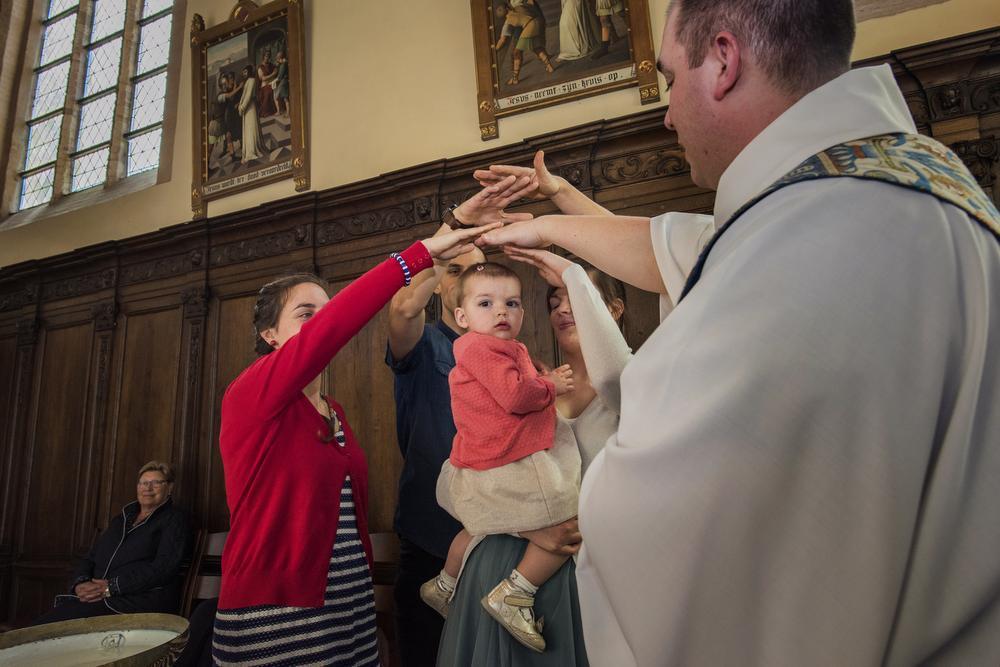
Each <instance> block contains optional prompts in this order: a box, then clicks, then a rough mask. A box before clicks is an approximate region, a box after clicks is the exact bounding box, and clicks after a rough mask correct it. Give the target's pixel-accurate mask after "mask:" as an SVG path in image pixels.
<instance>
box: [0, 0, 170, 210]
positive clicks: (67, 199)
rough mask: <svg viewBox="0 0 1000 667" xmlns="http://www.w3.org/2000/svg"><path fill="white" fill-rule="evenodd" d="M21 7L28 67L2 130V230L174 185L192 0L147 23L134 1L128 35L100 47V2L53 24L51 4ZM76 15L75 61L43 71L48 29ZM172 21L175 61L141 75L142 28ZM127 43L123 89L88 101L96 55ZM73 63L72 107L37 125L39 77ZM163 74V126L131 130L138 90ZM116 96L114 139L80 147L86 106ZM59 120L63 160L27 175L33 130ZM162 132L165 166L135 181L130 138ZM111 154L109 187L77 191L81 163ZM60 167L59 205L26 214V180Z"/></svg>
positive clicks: (68, 101)
mask: <svg viewBox="0 0 1000 667" xmlns="http://www.w3.org/2000/svg"><path fill="white" fill-rule="evenodd" d="M14 2H18V3H20V4H22V5H23V6H24V8H25V9H26V11H24V15H25V19H24V24H23V26H22V30H23V33H24V34H25V35H26V37H25V39H24V47H25V50H24V52H23V53H24V56H23V58H22V62H21V63H20V64H19V66H17V67H15V68H14V69H15V71H16V76H17V82H16V84H15V86H16V88H15V95H14V98H15V101H14V104H13V105H12V107H11V114H10V116H9V120H8V123H7V124H8V127H7V128H0V129H2V130H4V135H5V136H4V137H2V139H4V140H5V141H0V146H2V145H3V144H4V143H6V145H7V150H6V151H5V155H4V158H5V160H4V164H2V165H0V167H2V169H3V172H2V175H3V180H2V183H0V185H2V191H0V230H3V229H8V228H12V227H17V226H20V225H22V224H26V223H27V222H31V221H33V220H35V219H40V218H46V217H52V216H55V215H61V214H64V213H67V212H69V211H73V210H78V209H80V208H83V207H86V206H92V205H94V204H98V203H101V202H104V201H109V200H112V199H116V198H118V197H121V196H123V195H127V194H132V193H134V192H138V191H140V190H143V189H146V188H148V187H152V186H153V185H157V184H160V183H165V182H167V181H169V180H170V178H171V172H172V166H173V146H174V134H175V129H176V121H177V106H178V104H177V103H178V96H179V86H180V69H181V58H182V52H183V48H184V46H185V41H184V28H185V25H186V21H185V19H186V16H187V2H186V0H174V3H173V6H172V7H170V8H168V9H164V10H161V11H159V12H156V13H154V14H151V15H150V16H148V17H145V18H143V17H142V7H143V5H144V4H145V3H144V2H136V1H134V0H128V1H127V2H126V3H125V19H124V25H123V27H122V29H120V30H117V31H115V32H114V33H111V34H108V35H105V36H103V37H101V38H100V39H98V40H95V41H93V42H90V41H89V37H90V33H91V30H92V23H93V18H94V16H93V15H94V7H95V4H94V2H93V0H80V2H79V4H78V5H77V6H76V7H74V8H70V9H67V10H65V11H64V12H62V13H60V14H57V15H54V16H53V17H52V18H46V13H47V10H48V7H49V0H14ZM73 12H76V24H75V26H76V27H75V33H74V37H73V46H72V51H71V52H70V54H69V55H67V56H64V57H62V58H59V59H57V60H53V61H52V62H50V63H46V65H44V66H41V65H39V61H40V58H41V45H42V44H41V42H42V38H43V34H44V29H45V27H46V26H47V25H51V24H52V23H53V22H55V21H58V20H60V19H62V18H64V17H65V16H67V15H69V14H71V13H73ZM167 15H171V28H170V45H169V54H168V60H167V63H166V64H165V65H160V66H158V67H156V68H153V69H150V70H149V71H147V72H143V73H142V74H138V72H137V70H138V58H139V35H140V30H141V28H142V26H143V25H147V24H149V23H152V22H155V21H157V20H160V19H162V18H163V17H164V16H167ZM16 31H17V28H16V27H15V26H11V27H10V34H11V36H15V35H16ZM119 37H120V38H121V39H122V52H121V60H120V64H119V69H118V77H117V78H118V81H117V84H116V86H115V87H112V88H107V89H104V90H101V91H97V92H93V93H92V94H90V95H86V96H85V95H84V79H85V76H86V68H87V57H88V53H89V51H90V50H91V49H92V48H94V47H97V46H100V45H101V44H104V43H107V42H110V41H113V40H115V39H118V38H119ZM67 60H68V61H69V63H70V71H69V75H68V81H67V87H66V93H65V101H64V103H63V104H62V105H61V106H60V107H59V108H58V109H55V110H53V111H51V112H49V113H47V114H44V115H40V116H39V117H38V118H36V119H30V118H29V115H30V113H31V107H32V104H33V100H34V95H35V86H36V83H35V78H36V75H37V74H38V73H39V72H42V71H44V70H47V69H49V68H52V67H55V66H57V64H58V63H63V62H66V61H67ZM163 73H166V91H165V98H164V108H163V119H162V121H160V122H159V123H153V124H147V125H145V126H144V127H141V128H136V129H135V130H131V129H130V124H131V117H130V116H131V108H132V103H133V97H134V93H135V86H136V84H137V83H139V82H140V81H143V80H145V79H148V78H152V77H155V76H159V75H161V74H163ZM109 94H114V95H116V100H115V104H114V114H115V116H114V121H113V126H112V130H111V138H110V140H106V141H103V142H99V143H96V144H91V145H89V146H87V147H86V148H82V149H78V148H77V147H78V146H79V137H78V133H79V132H78V131H79V124H80V120H81V110H82V108H83V105H84V104H86V103H88V102H92V101H94V100H96V99H99V98H101V97H104V96H105V95H109ZM55 117H61V119H62V120H61V121H60V137H59V142H58V147H57V150H56V157H55V161H54V162H51V161H50V162H46V163H45V164H44V165H36V166H34V167H32V168H31V169H24V165H25V158H26V150H27V141H28V131H29V125H35V124H38V123H39V122H40V121H42V120H43V119H44V120H51V119H52V118H55ZM157 126H159V129H160V131H161V138H160V159H159V167H158V168H157V169H150V170H147V171H141V172H138V173H135V174H133V175H131V176H129V175H128V174H127V170H128V145H129V139H131V138H133V137H135V136H137V135H141V134H145V133H147V132H150V131H155V130H156V128H157ZM104 149H108V150H109V157H108V164H107V172H106V174H105V179H104V182H103V183H100V184H97V185H94V186H92V187H89V188H85V189H80V190H76V191H74V190H73V189H72V187H73V164H74V158H79V157H81V156H85V155H88V154H91V153H94V152H97V151H99V150H104ZM53 165H54V177H53V185H52V197H51V199H50V200H49V201H48V202H47V203H44V204H39V205H37V206H33V207H30V208H24V209H18V208H17V207H18V206H19V204H20V200H21V187H22V185H21V180H22V177H23V176H25V175H27V176H30V175H32V174H36V173H40V172H43V171H44V170H46V169H48V168H52V167H53Z"/></svg>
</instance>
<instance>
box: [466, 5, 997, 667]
mask: <svg viewBox="0 0 1000 667" xmlns="http://www.w3.org/2000/svg"><path fill="white" fill-rule="evenodd" d="M744 2H745V0H719V1H718V2H715V3H707V5H703V6H699V7H698V8H697V9H694V10H691V12H690V13H689V12H688V9H687V8H686V3H685V0H679V2H678V1H677V0H675V2H673V3H672V5H671V9H670V13H669V16H668V22H667V26H666V29H665V31H664V39H663V48H662V50H661V53H660V62H659V65H660V68H661V71H662V72H663V73H664V75H665V77H666V79H667V81H668V83H670V84H672V86H673V88H672V91H671V97H670V108H669V110H668V115H667V118H666V124H667V127H668V128H670V129H675V130H676V131H677V135H678V140H679V141H680V142H681V143H682V145H684V146H685V149H686V152H687V157H688V160H689V162H690V164H691V168H692V178H693V179H694V180H695V182H696V183H699V184H701V185H704V186H707V187H712V188H715V189H717V191H718V193H717V198H716V204H715V210H714V213H715V221H716V224H717V225H718V226H720V227H722V226H723V223H725V222H727V221H729V220H730V219H731V218H732V217H733V216H734V215H737V214H739V213H740V211H741V209H743V208H745V207H746V206H747V205H748V204H750V207H749V208H748V209H747V210H745V211H744V212H742V215H740V216H739V217H738V218H737V220H736V222H735V223H734V224H733V225H732V227H731V228H728V229H727V230H726V231H725V232H724V233H722V234H721V235H720V236H718V237H717V240H716V242H715V244H714V246H713V247H712V249H711V252H710V253H709V255H708V259H707V261H706V262H705V263H704V265H703V266H700V267H698V268H696V269H695V272H698V271H700V274H701V275H700V280H698V282H697V283H696V284H694V285H693V287H692V288H691V289H690V290H689V291H688V292H687V293H686V295H685V296H684V297H683V298H680V294H681V290H680V286H679V284H678V281H679V278H680V277H681V276H688V274H689V273H690V272H691V270H692V266H693V265H694V264H693V258H694V257H695V256H696V255H697V252H698V247H697V246H698V245H699V244H700V243H701V241H699V239H702V238H703V237H702V236H701V232H698V231H697V229H694V228H688V229H687V232H685V230H684V229H683V228H681V227H678V225H677V223H678V221H680V220H684V218H683V217H681V218H678V217H676V216H670V215H668V216H661V217H660V218H654V219H653V220H649V219H645V218H638V217H606V216H605V217H578V218H564V217H562V218H560V217H554V216H546V217H543V218H539V219H537V220H535V221H532V222H527V223H518V224H515V225H511V226H509V227H506V228H504V229H502V230H497V231H493V232H490V233H488V234H486V235H485V237H484V240H485V241H486V242H488V243H496V244H503V243H512V244H517V245H522V246H544V245H548V244H549V243H555V244H557V245H561V246H562V247H564V248H566V249H568V250H570V251H571V252H573V253H575V254H576V255H578V256H580V257H582V258H583V259H586V260H589V261H591V262H593V263H594V264H595V265H597V266H598V267H599V268H602V269H604V270H606V271H608V272H610V273H612V274H614V275H616V276H618V277H621V278H623V279H625V280H626V281H628V282H631V283H632V284H635V285H637V286H640V287H643V288H645V289H650V290H653V291H657V292H659V293H661V294H669V295H672V296H673V297H674V299H675V300H676V299H680V303H679V304H678V305H677V307H676V308H675V309H674V310H673V312H672V313H671V314H670V315H669V316H668V317H667V318H666V320H665V321H663V322H662V323H661V324H660V326H659V327H658V328H657V329H656V331H654V332H653V334H652V335H651V336H650V338H649V339H648V340H647V341H646V342H645V344H643V346H642V347H641V348H640V349H639V351H638V353H637V354H636V355H635V356H634V358H633V360H632V361H631V363H630V364H629V365H628V367H627V368H626V370H625V372H624V374H623V376H622V381H621V388H622V414H621V424H620V429H619V432H618V434H617V436H616V437H613V438H612V439H611V440H610V441H609V442H608V444H607V446H606V447H605V450H604V451H603V452H602V453H601V454H600V455H598V457H597V459H596V460H595V461H594V463H593V464H592V465H591V467H590V468H589V469H588V472H587V475H586V476H585V478H584V481H583V488H582V490H581V499H580V528H581V531H582V533H583V540H584V546H583V550H582V552H581V556H580V561H579V566H578V569H577V577H578V583H579V590H580V600H581V613H582V616H583V622H584V629H585V639H586V644H587V651H588V654H589V659H590V662H591V663H592V664H594V665H616V666H617V665H641V666H661V665H711V666H716V665H722V666H725V665H767V666H771V665H779V666H780V665H810V666H813V665H880V664H882V665H892V666H895V665H899V666H901V667H902V666H908V665H916V664H925V663H931V664H943V665H998V664H1000V556H998V554H1000V520H998V518H997V508H1000V409H998V406H1000V241H998V233H1000V227H997V226H996V223H995V222H994V226H992V227H991V226H990V224H989V220H990V219H991V218H990V216H994V218H993V219H994V220H995V219H996V218H995V216H996V209H995V208H993V209H992V212H990V211H986V214H985V215H984V217H983V218H982V219H979V218H976V217H975V216H973V215H972V214H971V213H970V212H968V210H967V209H966V208H963V207H962V206H959V205H956V204H953V203H947V202H946V201H944V200H942V199H940V198H938V197H936V196H933V195H931V194H926V193H922V192H918V191H916V190H914V189H909V188H904V187H899V186H896V185H891V184H888V183H885V182H881V181H878V180H866V179H862V178H846V177H840V178H820V179H815V180H811V181H805V182H799V183H796V184H794V185H789V186H788V187H784V188H782V189H779V190H777V191H775V192H773V193H772V194H770V195H768V196H766V197H765V198H763V199H760V200H759V201H756V203H754V202H755V200H756V199H757V198H758V196H759V194H760V193H761V192H763V191H765V190H766V189H768V187H769V186H770V185H771V184H772V183H774V182H775V181H778V180H779V179H781V178H782V177H783V176H785V175H786V174H788V173H789V172H790V171H792V170H793V169H794V168H796V167H797V166H798V165H800V164H803V163H804V161H807V160H808V159H810V157H811V156H813V155H814V154H817V153H820V152H822V151H824V150H825V149H827V148H830V147H831V146H835V145H838V144H842V143H843V142H847V141H852V140H856V139H861V138H865V137H871V136H874V135H885V134H891V133H903V134H914V133H915V132H916V128H915V127H914V124H913V121H912V119H911V117H910V115H909V113H908V110H907V107H906V104H905V101H904V99H903V96H902V94H901V93H900V91H899V88H898V87H897V85H896V83H895V81H894V79H893V76H892V71H891V69H890V67H889V66H887V65H886V66H882V67H875V68H866V69H860V70H855V71H848V67H849V60H850V50H851V49H850V47H851V43H852V42H853V36H854V26H853V11H852V10H853V8H852V6H851V2H849V1H847V0H797V1H796V2H795V3H788V2H778V1H775V2H765V1H763V0H761V2H758V3H756V5H755V6H757V5H761V6H764V5H766V6H767V7H768V9H769V11H770V12H771V14H770V16H769V20H768V21H764V20H761V16H760V15H755V14H754V13H753V12H749V13H748V12H746V11H743V10H745V8H746V7H747V5H745V4H744ZM697 12H701V13H702V15H693V13H697ZM692 23H697V24H698V25H699V26H702V27H704V26H706V25H707V26H709V28H710V29H709V30H707V31H705V30H703V31H701V32H700V33H699V32H698V31H689V30H687V27H688V26H689V25H692ZM786 23H787V24H794V25H797V26H804V27H805V28H804V29H803V32H802V35H789V33H788V31H784V30H781V29H780V26H781V25H784V24H786ZM810 27H811V28H810ZM809 29H812V30H814V33H810V32H809ZM699 34H700V35H701V38H700V39H701V40H702V41H693V40H698V39H699V37H698V35H699ZM796 37H799V38H801V39H802V41H801V43H796V42H795V38H796ZM751 45H753V46H751ZM755 48H756V49H758V50H756V51H755V50H754V49H755ZM805 56H808V57H805ZM824 63H828V64H829V66H828V67H827V68H826V69H824V68H823V67H822V66H823V64H824ZM817 65H818V66H820V69H818V70H815V71H812V72H811V75H810V71H809V68H810V67H815V66H817ZM778 73H780V76H781V77H784V78H778V77H779V74H778ZM795 77H798V78H795ZM924 157H926V155H925V156H924ZM973 185H974V183H973ZM969 195H970V197H980V196H982V193H981V191H979V192H978V193H976V192H972V191H971V190H970V192H969ZM979 201H985V199H980V200H979ZM689 222H690V220H689ZM692 232H693V233H692ZM689 278H690V276H689Z"/></svg>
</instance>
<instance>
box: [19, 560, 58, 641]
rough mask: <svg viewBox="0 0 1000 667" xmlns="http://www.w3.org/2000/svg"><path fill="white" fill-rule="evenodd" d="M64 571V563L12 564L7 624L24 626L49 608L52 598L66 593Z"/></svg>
mask: <svg viewBox="0 0 1000 667" xmlns="http://www.w3.org/2000/svg"><path fill="white" fill-rule="evenodd" d="M68 571H69V564H68V561H62V560H60V561H54V562H52V561H48V562H46V561H34V562H23V561H18V562H15V563H14V565H13V567H12V572H11V582H10V591H11V601H10V602H11V609H10V615H9V616H8V618H9V621H10V623H11V624H12V625H14V626H24V625H28V624H29V623H31V622H32V621H33V620H34V619H36V618H38V617H39V616H41V615H42V614H43V613H44V612H45V611H47V610H48V609H50V608H51V607H52V604H53V602H54V600H55V596H56V595H59V594H60V593H66V592H67V591H66V588H67V583H68V581H67V576H68Z"/></svg>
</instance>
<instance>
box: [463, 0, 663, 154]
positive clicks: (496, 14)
mask: <svg viewBox="0 0 1000 667" xmlns="http://www.w3.org/2000/svg"><path fill="white" fill-rule="evenodd" d="M473 30H474V33H475V40H476V42H475V43H476V61H477V62H476V67H477V73H478V78H479V111H480V114H479V117H480V130H481V133H482V138H483V140H484V141H485V140H488V139H495V138H496V137H497V136H499V134H498V132H497V129H496V120H495V119H496V118H498V117H503V116H506V115H510V114H514V113H520V112H523V111H528V110H531V109H537V108H540V107H544V106H549V105H552V104H558V103H560V102H565V101H568V100H572V99H578V98H580V97H586V96H588V95H594V94H597V93H601V92H606V91H609V90H614V89H618V88H624V87H627V86H638V87H639V88H640V101H641V102H642V103H643V104H648V103H651V102H657V101H659V99H660V96H659V86H658V84H657V81H656V69H655V66H654V63H655V60H656V59H655V57H654V55H653V47H652V38H651V35H650V28H649V9H648V7H647V4H646V0H480V2H477V3H474V5H473Z"/></svg>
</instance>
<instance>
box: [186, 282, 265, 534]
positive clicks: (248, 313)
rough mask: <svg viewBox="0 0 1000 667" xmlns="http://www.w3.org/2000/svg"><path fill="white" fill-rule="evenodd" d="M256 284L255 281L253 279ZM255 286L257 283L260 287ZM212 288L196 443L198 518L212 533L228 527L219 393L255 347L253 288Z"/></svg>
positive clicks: (255, 291) (250, 361) (246, 362)
mask: <svg viewBox="0 0 1000 667" xmlns="http://www.w3.org/2000/svg"><path fill="white" fill-rule="evenodd" d="M254 285H255V286H256V285H257V283H256V281H254ZM258 287H259V286H258ZM229 289H230V288H229V287H228V286H216V287H214V288H213V290H212V292H213V296H212V299H211V301H210V307H209V311H208V318H207V326H206V329H207V335H206V336H205V383H204V385H203V387H204V388H203V391H202V394H203V396H202V419H201V423H202V427H201V440H200V442H199V446H198V461H199V464H198V466H199V471H200V485H199V489H198V504H197V506H196V520H197V521H198V523H199V524H200V525H201V527H203V528H207V529H208V530H210V531H223V530H228V529H229V509H228V507H227V505H226V487H225V478H224V475H223V469H222V456H221V454H220V452H219V427H220V418H221V414H222V396H223V394H224V393H225V391H226V387H228V386H229V383H230V382H232V381H233V380H234V379H236V377H237V376H238V375H239V374H240V373H241V372H243V369H245V368H246V367H247V366H249V365H250V364H251V363H252V362H253V360H254V359H256V358H257V356H256V354H254V351H253V336H252V334H251V330H252V325H251V322H252V317H253V304H254V300H255V297H256V293H257V290H256V289H252V291H251V290H250V289H248V288H246V287H244V288H243V289H241V290H238V291H233V292H229Z"/></svg>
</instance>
